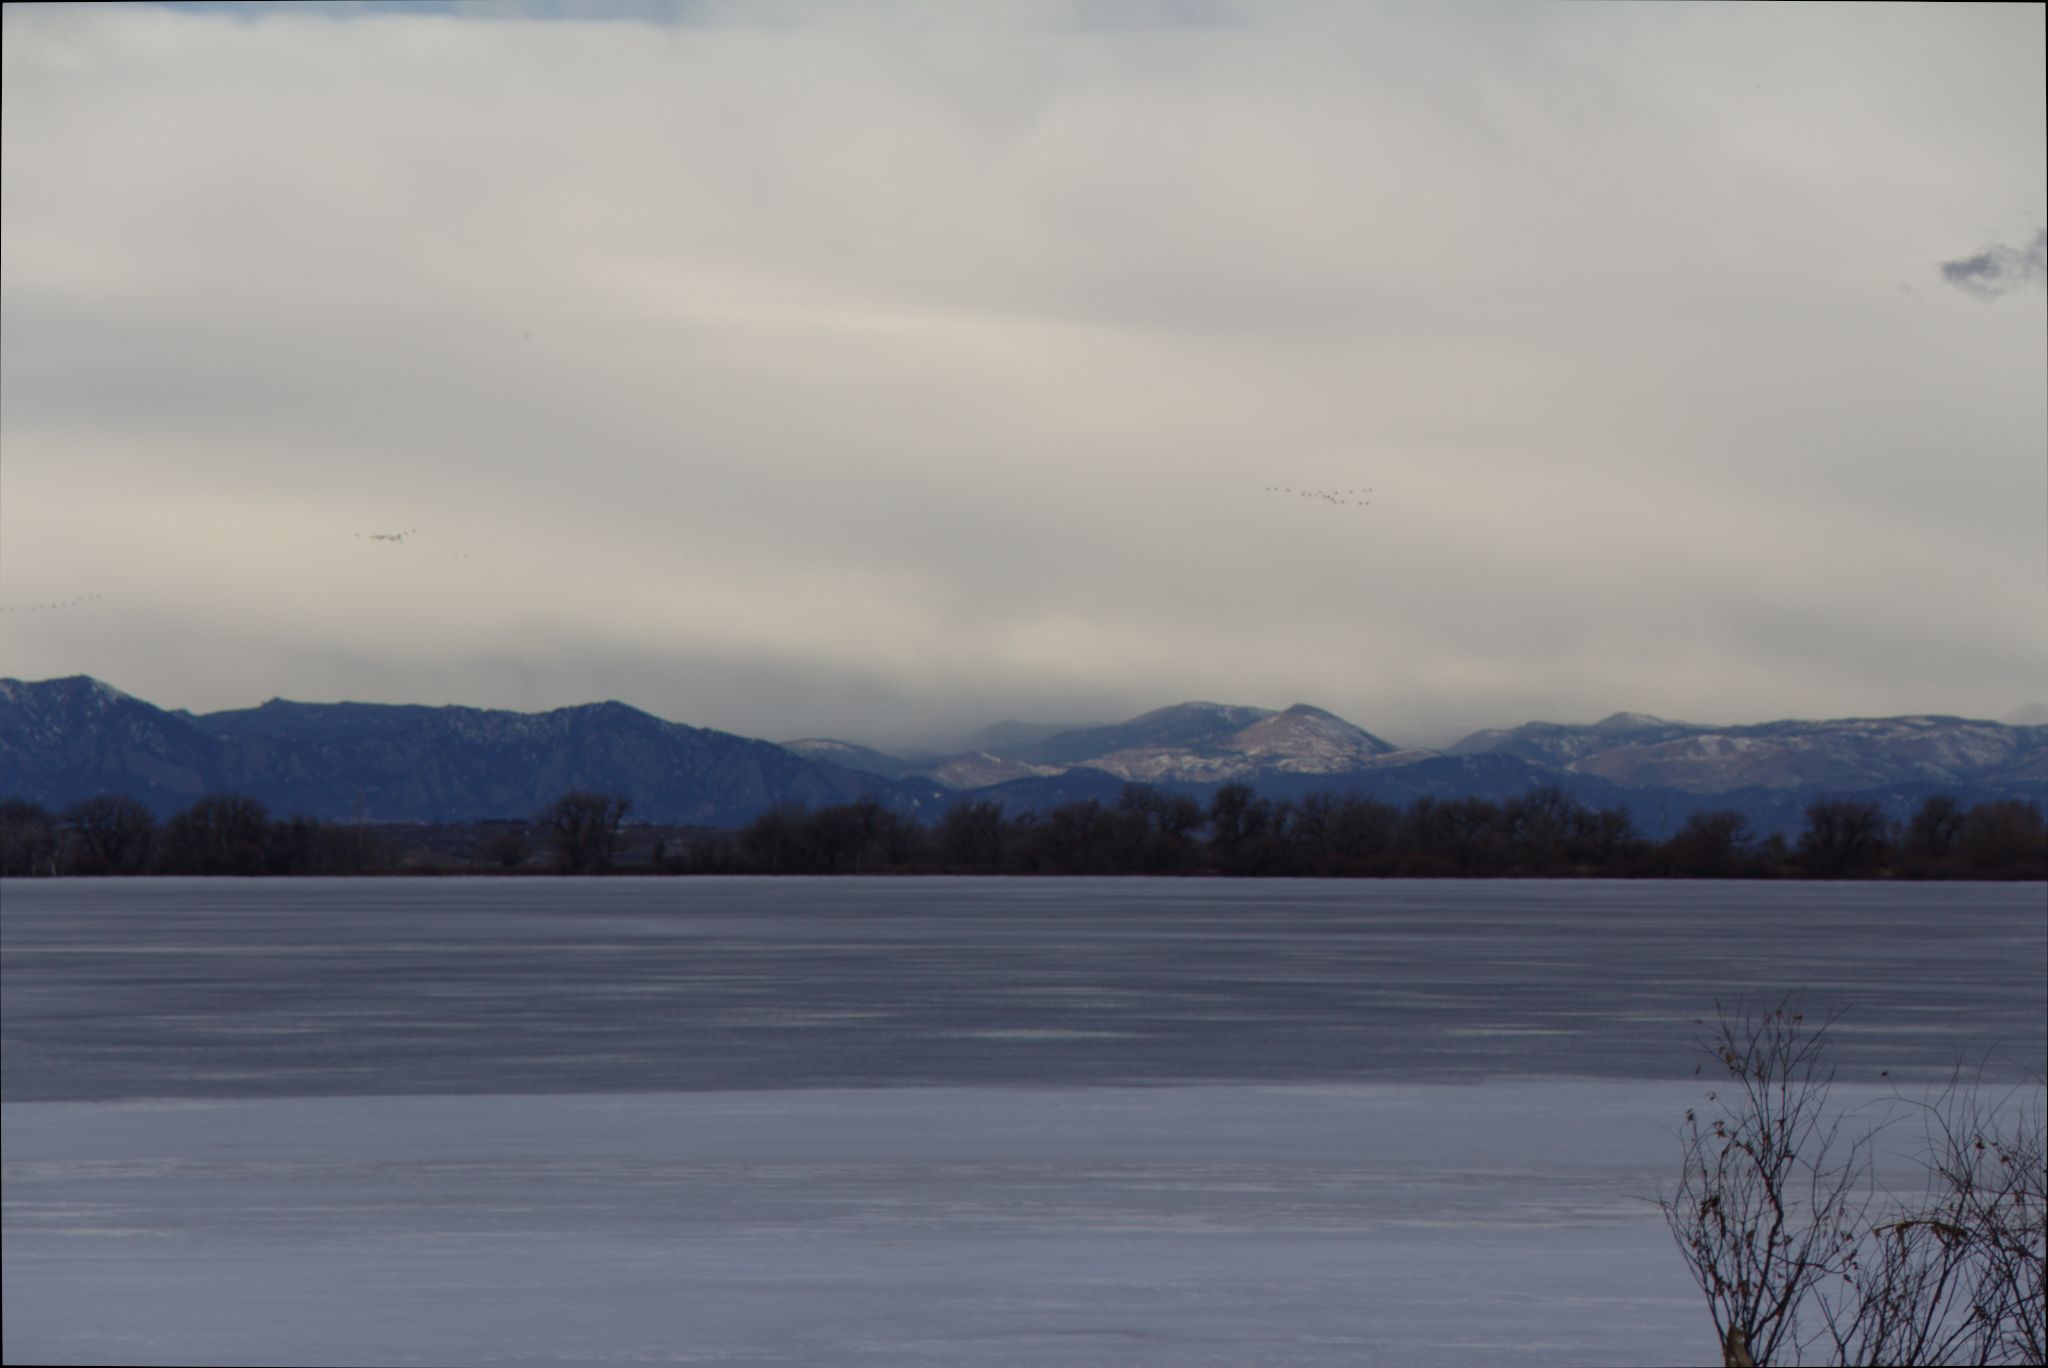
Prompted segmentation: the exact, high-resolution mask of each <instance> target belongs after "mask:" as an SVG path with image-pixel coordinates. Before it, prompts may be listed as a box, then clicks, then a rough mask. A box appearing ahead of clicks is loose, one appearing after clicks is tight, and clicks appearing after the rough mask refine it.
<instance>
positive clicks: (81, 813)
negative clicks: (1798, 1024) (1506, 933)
mask: <svg viewBox="0 0 2048 1368" xmlns="http://www.w3.org/2000/svg"><path fill="white" fill-rule="evenodd" d="M630 810H631V803H630V801H629V800H627V799H626V798H624V797H622V796H620V795H617V794H607V793H596V792H591V791H588V790H581V789H575V790H571V791H569V792H567V793H564V794H563V795H561V797H559V798H558V799H556V800H555V802H554V803H552V804H551V805H549V807H548V808H546V809H545V810H544V811H542V812H541V813H539V814H537V815H536V816H535V817H534V818H533V819H532V820H531V822H530V823H528V824H526V825H525V826H524V827H519V826H515V827H513V828H511V829H508V830H506V831H502V832H500V833H498V834H497V835H495V836H493V837H492V838H491V840H490V841H489V842H488V843H487V844H486V847H485V849H483V850H482V851H481V852H480V853H481V857H482V863H483V864H484V865H485V866H495V867H498V868H502V869H505V870H507V871H512V870H522V871H524V870H552V871H556V872H560V873H565V874H608V873H613V872H616V871H617V870H618V869H619V868H620V867H621V865H620V862H619V860H618V858H617V856H618V850H619V846H620V843H621V827H622V825H623V823H624V820H625V817H626V815H627V814H628V812H630ZM536 836H537V837H539V838H540V839H539V841H538V843H536V842H535V841H534V840H533V839H532V838H533V837H536ZM631 867H633V868H636V869H639V870H642V871H646V870H650V869H651V870H652V871H654V872H658V873H665V874H885V873H886V874H912V873H954V874H1021V875H1031V874H1105V875H1119V874H1151V875H1226V876H1268V877H1320V878H1567V877H1569V878H1753V879H1754V878H1765V879H1788V878H1820V879H1871V878H1904V879H2048V827H2044V823H2043V820H2042V814H2041V810H2040V808H2039V807H2038V806H2037V805H2036V804H2034V803H2031V802H2026V801H2022V800H2017V799H2006V800H2000V801H1995V802H1986V803H1979V804H1977V805H1975V806H1973V807H1969V808H1965V807H1963V806H1962V805H1961V804H1960V803H1958V802H1957V801H1955V800H1954V799H1952V798H1948V797H1941V796H1937V797H1933V798H1929V799H1927V800H1926V801H1925V802H1924V803H1922V804H1921V805H1920V807H1919V809H1918V810H1917V811H1916V812H1915V813H1914V814H1913V815H1912V816H1911V817H1910V818H1909V819H1907V820H1906V821H1904V822H1893V821H1891V820H1890V819H1889V818H1887V817H1886V815H1885V812H1884V810H1883V808H1881V807H1880V806H1879V805H1878V804H1876V803H1871V802H1864V801H1861V800H1856V799H1848V798H1826V799H1821V800H1819V801H1817V802H1814V803H1812V804H1810V805H1809V806H1808V807H1807V809H1806V812H1805V828H1804V830H1803V831H1802V832H1801V833H1800V834H1799V835H1798V836H1797V838H1796V839H1794V840H1789V841H1788V840H1787V839H1786V838H1785V837H1783V836H1781V835H1778V834H1775V833H1773V834H1770V835H1760V834H1759V833H1757V832H1756V831H1755V829H1754V828H1753V827H1752V825H1751V824H1750V822H1749V820H1748V819H1747V818H1746V817H1744V816H1743V815H1742V814H1741V813H1739V812H1736V811H1733V810H1732V809H1730V810H1718V811H1703V812H1696V813H1694V814H1693V815H1692V816H1691V817H1689V818H1687V820H1686V822H1685V824H1684V826H1683V827H1681V828H1680V829H1679V830H1678V832H1677V833H1676V834H1674V835H1673V836H1671V837H1670V838H1669V839H1668V840H1664V841H1653V840H1650V839H1648V838H1646V837H1645V836H1643V835H1642V834H1641V833H1640V832H1639V831H1638V830H1637V829H1636V827H1635V826H1634V824H1633V823H1632V822H1631V821H1630V818H1629V814H1628V812H1627V811H1626V809H1607V808H1596V807H1593V806H1590V805H1588V804H1587V803H1585V802H1583V801H1581V800H1579V799H1578V798H1575V797H1573V796H1572V795H1571V794H1569V793H1567V792H1565V791H1564V790H1562V789H1560V788H1556V787H1543V788H1535V789H1531V790H1529V791H1528V792H1526V793H1523V794H1520V795H1518V796H1516V797H1513V798H1509V799H1506V800H1503V801H1498V802H1497V801H1494V800H1492V799H1487V798H1433V797H1424V798H1418V799H1416V800H1414V801H1413V802H1411V803H1409V804H1408V805H1407V806H1406V807H1405V808H1403V807H1397V806H1395V805H1393V804H1391V803H1386V802H1382V801H1379V800H1377V799H1371V798H1361V797H1358V796H1355V795H1350V796H1346V795H1337V794H1330V793H1318V794H1311V795H1309V796H1307V797H1305V798H1299V799H1278V800H1275V799H1269V798H1264V797H1261V796H1260V795H1259V794H1258V793H1257V792H1256V791H1255V790H1254V789H1252V788H1251V787H1250V786H1249V785H1246V784H1225V785H1223V786H1222V787H1220V788H1218V789H1217V790H1216V791H1215V792H1214V793H1213V794H1212V795H1211V796H1210V798H1209V800H1208V802H1207V803H1202V802H1199V801H1197V800H1196V799H1194V798H1191V797H1187V796H1185V795H1171V794H1166V793H1162V792H1160V791H1158V790H1156V789H1153V788H1150V787H1147V786H1145V785H1142V784H1131V785H1127V786H1126V787H1125V788H1124V790H1123V792H1122V794H1121V796H1120V797H1118V798H1117V799H1116V800H1115V801H1114V802H1111V803H1103V802H1101V801H1099V800H1096V799H1087V800H1081V801H1075V802H1068V803H1063V804H1061V805H1060V806H1058V807H1056V808H1053V809H1052V810H1051V811H1049V812H1046V813H1044V814H1035V813H1016V814H1008V813H1006V812H1005V811H1004V809H1003V808H1002V806H1001V805H1000V804H998V803H996V802H995V801H993V800H990V799H974V798H969V799H963V800H962V801H960V802H959V803H956V804H955V805H954V806H953V807H952V808H950V809H949V810H948V811H947V812H946V813H945V814H944V815H943V816H941V817H940V818H939V819H938V820H937V821H935V822H933V823H931V824H929V825H926V824H923V823H920V822H918V821H916V820H915V819H913V818H910V817H907V816H904V815H903V814H901V813H897V812H893V811H891V810H889V809H888V808H885V807H883V806H882V805H881V804H880V803H878V802H876V801H875V800H874V799H872V798H862V799H858V800H856V801H854V802H850V803H841V804H836V805H833V806H828V807H820V808H811V807H807V806H804V805H801V804H778V805H776V806H773V807H770V808H768V809H766V810H765V811H763V812H762V813H761V814H760V815H759V816H757V817H756V818H755V819H754V820H753V821H751V822H749V823H748V824H747V825H746V826H745V827H743V828H741V829H739V830H737V831H731V832H719V833H713V834H708V835H702V836H699V837H697V838H695V839H692V840H688V841H679V842H676V843H674V848H671V843H670V842H668V841H666V840H664V841H659V842H656V843H655V846H654V849H653V852H652V856H651V861H650V862H648V863H643V864H639V865H636V866H631ZM392 868H394V862H393V860H392V859H391V856H390V854H389V852H388V851H387V850H386V849H385V848H384V845H383V843H382V841H381V840H380V838H379V834H378V833H377V832H375V831H373V830H370V829H367V828H365V827H364V826H362V825H361V824H360V823H357V824H342V823H323V822H320V821H318V820H316V819H314V818H311V817H291V818H285V819H277V818H273V817H271V816H270V814H269V813H268V812H267V811H266V810H265V809H264V807H263V805H262V804H261V803H259V802H257V801H256V800H255V799H253V798H248V797H243V796H240V795H235V794H213V795H208V796H207V797H204V798H201V799H199V800H198V801H197V802H195V803H193V804H192V806H191V807H189V808H186V809H185V810H184V811H182V812H179V813H177V814H175V815H174V816H172V817H170V818H168V819H166V820H164V821H162V822H158V821H157V819H156V818H155V817H154V815H153V814H152V813H151V812H150V810H149V809H148V808H147V807H145V806H144V805H143V804H142V803H141V802H139V801H137V800H136V799H134V798H130V797H126V796H121V795H111V794H102V795H99V796H97V797H94V798H88V799H84V800H82V801H80V802H76V803H73V804H71V805H69V806H68V807H65V808H64V809H63V810H61V811H60V812H56V813H52V812H50V811H49V810H48V809H46V808H44V807H42V806H41V805H39V804H36V803H32V802H27V801H24V800H21V799H7V800H5V801H4V802H0V874H4V875H8V876H13V877H25V876H51V875H123V874H229V875H262V874H268V875H301V874H359V873H375V872H383V871H388V870H391V869H392Z"/></svg>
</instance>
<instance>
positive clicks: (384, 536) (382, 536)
mask: <svg viewBox="0 0 2048 1368" xmlns="http://www.w3.org/2000/svg"><path fill="white" fill-rule="evenodd" d="M417 531H419V529H418V528H417V527H408V528H406V529H405V531H403V532H358V533H356V536H357V538H358V539H359V540H363V541H380V542H397V543H398V544H399V545H401V546H402V545H404V544H405V539H406V538H407V537H410V536H411V535H413V533H415V532H417Z"/></svg>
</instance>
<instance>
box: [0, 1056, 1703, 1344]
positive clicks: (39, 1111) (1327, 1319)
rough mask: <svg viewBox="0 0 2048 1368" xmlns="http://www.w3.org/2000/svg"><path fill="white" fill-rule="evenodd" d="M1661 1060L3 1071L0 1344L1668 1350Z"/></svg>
mask: <svg viewBox="0 0 2048 1368" xmlns="http://www.w3.org/2000/svg"><path fill="white" fill-rule="evenodd" d="M1687 1095H1696V1090H1691V1089H1683V1088H1679V1087H1677V1086H1676V1085H1656V1084H1628V1083H1606V1082H1573V1081H1560V1082H1523V1083H1495V1084H1481V1085H1475V1086H1470V1087H1458V1086H1431V1085H1335V1086H1322V1087H1258V1086H1250V1087H1241V1086H1218V1087H1206V1088H1158V1089H1126V1088H1111V1089H1050V1090H1049V1089H981V1088H932V1089H924V1088H916V1089H878V1090H864V1091H854V1090H848V1091H823V1090H814V1091H801V1092H748V1093H698V1094H670V1095H647V1094H640V1095H632V1096H573V1095H563V1096H555V1097H545V1098H541V1097H455V1098H446V1097H443V1098H425V1097H411V1098H349V1099H342V1098H313V1099H307V1098H296V1099H267V1100H254V1101H250V1100H222V1101H179V1102H149V1103H123V1102H98V1103H25V1104H10V1105H7V1106H6V1107H4V1108H0V1115H4V1124H5V1151H6V1156H7V1166H6V1184H7V1221H6V1236H5V1245H6V1266H7V1270H8V1271H7V1279H6V1292H5V1307H4V1311H5V1327H6V1328H5V1349H6V1358H7V1360H8V1361H9V1362H59V1361H62V1362H101V1363H118V1362H157V1363H408V1362H411V1363H420V1362H425V1363H520V1362H544V1361H545V1362H552V1361H588V1360H611V1361H669V1362H677V1361H679V1362H737V1363H764V1364H863V1363H874V1364H883V1363H893V1364H976V1363H1003V1364H1159V1365H1168V1364H1188V1365H1197V1364H1242V1363H1253V1362H1255V1363H1263V1364H1337V1363H1345V1364H1358V1363H1375V1362H1381V1363H1401V1364H1432V1363H1437V1364H1446V1365H1449V1364H1464V1363H1471V1362H1475V1361H1480V1360H1484V1361H1486V1362H1489V1363H1527V1364H1538V1363H1554V1364H1562V1363H1575V1364H1592V1363H1616V1364H1624V1363H1643V1364H1650V1363H1681V1362H1696V1361H1699V1360H1700V1359H1701V1358H1702V1355H1701V1353H1700V1348H1701V1345H1702V1344H1704V1343H1706V1340H1705V1339H1704V1338H1702V1336H1703V1335H1704V1334H1705V1333H1706V1332H1703V1331H1702V1330H1701V1329H1700V1323H1701V1314H1700V1311H1699V1307H1698V1305H1697V1298H1696V1296H1695V1294H1694V1293H1693V1292H1692V1289H1691V1287H1690V1284H1689V1283H1688V1282H1687V1281H1686V1278H1685V1275H1684V1272H1683V1269H1682V1266H1681V1265H1680V1264H1679V1262H1678V1260H1677V1257H1676V1255H1675V1253H1674V1252H1673V1250H1672V1249H1671V1247H1670V1245H1669V1240H1668V1237H1667V1236H1666V1235H1665V1233H1664V1230H1663V1227H1662V1226H1661V1224H1660V1223H1659V1220H1658V1217H1657V1215H1656V1213H1655V1210H1654V1208H1653V1207H1651V1206H1650V1205H1649V1204H1648V1202H1647V1200H1646V1199H1647V1198H1648V1197H1650V1196H1651V1195H1652V1194H1653V1193H1654V1191H1655V1189H1656V1185H1657V1183H1658V1182H1660V1181H1661V1180H1662V1178H1663V1177H1664V1175H1665V1171H1666V1170H1667V1169H1668V1167H1669V1164H1668V1160H1669V1159H1670V1156H1671V1154H1672V1153H1673V1142H1672V1138H1671V1133H1670V1132H1671V1124H1672V1122H1674V1121H1675V1119H1676V1117H1677V1116H1678V1115H1679V1114H1680V1112H1682V1109H1683V1103H1684V1099H1685V1097H1686V1096H1687Z"/></svg>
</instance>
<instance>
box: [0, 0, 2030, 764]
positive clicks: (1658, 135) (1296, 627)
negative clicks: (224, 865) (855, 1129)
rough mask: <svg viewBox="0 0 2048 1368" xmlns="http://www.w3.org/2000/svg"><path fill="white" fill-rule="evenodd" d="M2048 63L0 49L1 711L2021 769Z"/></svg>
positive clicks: (1384, 33)
mask: <svg viewBox="0 0 2048 1368" xmlns="http://www.w3.org/2000/svg"><path fill="white" fill-rule="evenodd" d="M436 10H439V11H441V12H433V11H436ZM2043 13H2044V11H2043V9H2042V7H2040V6H2032V5H1997V6H1984V7H1972V6H1968V5H1931V6H1925V7H1921V6H1909V5H1892V4H1884V5H1872V6H1867V7H1866V6H1855V5H1849V6H1818V5H1815V6H1791V5H1741V6H1736V5H1726V6H1723V5H1713V6H1708V5H1694V6H1686V5H1605V4H1554V5H1550V4H1526V3H1515V4H1508V5H1499V6H1492V5H1472V6H1463V7H1460V6H1456V5H1444V4H1436V3H1430V4H1388V5H1381V6H1376V7H1375V6H1368V5H1364V4H1354V3H1349V0H1346V2H1345V3H1328V4H1316V3H1300V4H1286V3H1282V4H1267V3H1261V4H1256V5H1254V4H1249V3H1246V4H1230V3H1224V2H1223V0H1216V2H1215V3H1202V4H1195V3H1188V4H1168V3H1153V4H1143V3H1114V0H1100V2H1098V3H1045V4H1018V5H1009V6H1001V7H998V6H992V5H971V6H941V5H938V4H932V5H910V4H896V5H891V4H872V5H862V4H857V3H856V4H829V5H828V4H822V3H820V4H816V5H810V4H762V5H745V6H741V5H732V6H725V5H703V4H683V5H634V4H630V3H628V4H620V3H607V4H601V5H597V6H593V7H577V6H573V5H571V6H563V7H554V6H541V7H536V6H507V7H498V8H492V7H483V8H472V7H468V6H462V5H455V6H429V5H417V6H412V5H408V6H392V7H381V6H380V7H375V8H372V9H368V10H365V9H360V8H355V7H351V6H308V7H284V8H283V9H270V8H266V7H253V8H250V9H240V10H238V12H236V13H228V14H224V13H219V12H215V11H213V10H211V9H209V8H208V7H204V6H195V7H182V8H180V7H172V8H162V7H144V6H134V7H125V6H99V5H93V6H84V7H77V8H70V7H63V6H42V5H35V6H15V5H10V6H8V7H7V8H6V11H5V71H4V76H5V86H4V100H5V106H4V139H5V147H4V163H0V165H4V181H5V184H4V195H5V198H4V220H5V222H4V243H0V247H4V251H0V272H4V274H0V283H4V339H0V340H4V353H0V355H4V395H0V399H4V406H0V444H4V446H0V606H4V607H5V608H6V609H7V611H5V612H0V675H11V676H15V677H19V678H26V679H41V678H48V677H51V676H56V675H66V674H75V673H88V674H92V675H95V676H98V677H99V678H101V679H104V680H106V681H107V682H109V683H112V684H114V685H116V686H117V687H119V688H122V689H125V690H127V691H128V692H130V693H133V694H137V695H139V696H141V697H144V698H147V699H149V700H150V701H152V702H156V703H159V704H162V705H164V706H168V707H186V708H191V709H194V710H197V711H208V710H213V709H218V708H228V707H244V706H250V705H253V704H255V703H258V702H260V701H262V700H264V699H266V698H269V697H272V696H283V697H288V698H296V699H304V700H313V701H327V700H337V699H359V700H368V701H378V702H415V703H467V704H477V705H484V706H493V707H510V708H519V709H539V708H545V707H554V706H560V705H564V704H570V703H579V702H586V701H593V700H597V699H604V698H617V699H621V700H623V701H625V702H628V703H632V704H634V705H636V706H638V707H642V708H645V709H648V710H649V711H652V712H655V713H658V714H660V715H662V716H664V717H669V718H673V719H675V720H677V721H682V722H689V723H692V724H695V725H700V726H715V727H720V728H724V729H728V730H734V731H739V732H743V733H746V734H749V735H756V736H767V737H769V738H771V739H778V740H780V739H788V738H791V737H796V736H803V735H838V736H844V737H847V738H849V739H855V740H870V741H881V742H900V741H902V740H903V739H904V738H907V737H910V736H913V735H917V734H920V733H924V732H943V731H947V730H954V731H958V730H964V729H965V728H968V727H971V726H974V725H978V724H980V723H983V722H988V721H993V720H996V719H999V718H1019V717H1021V718H1029V719H1040V720H1054V721H1057V720H1077V721H1078V720H1114V719H1117V718H1121V717H1125V716H1129V715H1132V714H1134V713H1137V712H1140V711H1143V710H1146V709H1149V708H1153V707H1158V706H1161V705H1164V704H1168V703H1173V702H1179V701H1183V700H1187V699H1197V698H1200V699H1210V700H1215V701H1219V702H1230V703H1249V704H1256V705H1260V706H1265V707H1276V708H1277V707H1285V706H1287V705H1288V704H1291V703H1295V702H1310V703H1315V704H1318V705H1320V706H1323V707H1326V708H1329V709H1331V710H1333V711H1335V712H1338V713H1340V714H1342V715H1343V716H1345V717H1348V718H1350V719H1351V720H1352V721H1354V722H1357V723H1358V724H1360V725H1361V726H1364V727H1367V728H1368V729H1371V730H1373V731H1376V732H1378V733H1380V734H1381V735H1384V736H1386V737H1388V738H1389V739H1392V740H1395V741H1399V742H1411V743H1412V742H1417V741H1428V740H1432V739H1442V738H1444V737H1447V736H1449V735H1452V734H1457V733H1462V732H1463V731H1467V730H1471V729H1474V728H1477V727H1481V726H1491V725H1513V724H1516V723H1520V722H1523V721H1527V720H1530V719H1532V718H1543V719H1548V720H1555V721H1590V720H1593V719H1595V718H1598V717H1600V716H1603V715H1605V714H1607V713H1609V712H1612V711H1615V710H1617V709H1630V710H1635V711H1642V712H1651V713H1656V714H1660V715H1663V716H1667V717H1677V718H1685V719H1688V720H1697V721H1705V722H1728V723H1740V722H1754V721H1763V720H1768V719H1772V718H1778V717H1839V716H1856V715H1875V714H1892V713H1906V712H1945V713H1960V714H1964V715H1968V716H1978V717H1997V716H2001V715H2003V714H2005V713H2008V712H2010V711H2012V710H2013V709H2015V708H2017V707H2019V706H2020V705H2022V704H2025V703H2028V702H2030V701H2035V700H2040V699H2043V698H2048V312H2044V309H2048V304H2044V301H2048V293H2044V290H2043V288H2042V279H2043V269H2042V265H2043V263H2042V251H2043V238H2042V237H2041V230H2042V227H2043V224H2044V222H2048V189H2044V170H2043V168H2044V165H2048V146H2044V136H2043V121H2044V112H2048V87H2044V66H2043V55H2042V54H2043V46H2044V33H2043ZM1268 486H1281V487H1283V489H1293V490H1296V491H1300V490H1304V489H1319V490H1352V489H1364V488H1368V487H1369V488H1370V489H1371V491H1372V492H1371V494H1370V495H1369V496H1364V495H1356V496H1354V495H1344V496H1343V497H1344V498H1345V499H1346V500H1347V502H1344V503H1333V502H1330V501H1329V500H1327V499H1318V498H1302V497H1300V496H1299V494H1298V493H1297V494H1288V493H1285V492H1275V491H1271V490H1269V489H1268ZM1367 497H1369V499H1370V504H1369V506H1361V504H1360V503H1359V502H1358V500H1359V499H1363V498H1367ZM411 529H416V530H411ZM397 533H407V535H406V536H405V538H404V540H402V541H389V540H376V539H374V538H373V534H384V535H390V534H397ZM95 595H96V596H97V597H91V596H95ZM42 605H60V606H54V607H49V606H42Z"/></svg>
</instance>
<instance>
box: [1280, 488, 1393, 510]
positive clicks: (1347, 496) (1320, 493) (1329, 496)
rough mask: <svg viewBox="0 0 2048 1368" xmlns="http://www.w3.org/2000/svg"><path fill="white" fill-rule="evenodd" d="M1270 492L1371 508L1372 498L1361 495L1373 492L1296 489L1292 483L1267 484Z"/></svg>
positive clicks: (1340, 504)
mask: <svg viewBox="0 0 2048 1368" xmlns="http://www.w3.org/2000/svg"><path fill="white" fill-rule="evenodd" d="M1266 492H1267V493H1268V494H1292V495H1293V496H1294V497H1295V498H1297V499H1321V500H1322V501H1323V502H1324V503H1327V504H1334V505H1336V506H1338V507H1340V508H1341V507H1346V506H1349V507H1353V508H1369V507H1371V506H1372V500H1371V499H1367V498H1362V497H1360V496H1361V495H1365V494H1370V493H1372V489H1371V488H1370V487H1367V488H1365V489H1296V488H1294V487H1293V486H1291V485H1267V486H1266Z"/></svg>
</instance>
